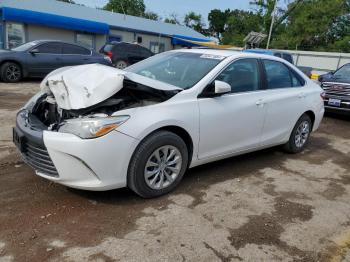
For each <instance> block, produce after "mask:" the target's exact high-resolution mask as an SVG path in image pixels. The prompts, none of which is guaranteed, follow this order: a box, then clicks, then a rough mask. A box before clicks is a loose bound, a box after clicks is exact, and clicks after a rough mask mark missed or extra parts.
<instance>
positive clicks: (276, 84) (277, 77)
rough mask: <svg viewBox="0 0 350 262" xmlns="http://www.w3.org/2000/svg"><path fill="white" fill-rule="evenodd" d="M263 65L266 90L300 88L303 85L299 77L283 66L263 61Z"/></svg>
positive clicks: (270, 61) (275, 62)
mask: <svg viewBox="0 0 350 262" xmlns="http://www.w3.org/2000/svg"><path fill="white" fill-rule="evenodd" d="M263 64H264V67H265V72H266V80H267V89H277V88H290V87H300V86H303V85H304V81H303V80H302V79H301V77H299V76H298V74H297V73H296V72H294V71H293V70H292V69H290V68H289V67H287V66H286V65H285V64H283V63H281V62H278V61H272V60H263Z"/></svg>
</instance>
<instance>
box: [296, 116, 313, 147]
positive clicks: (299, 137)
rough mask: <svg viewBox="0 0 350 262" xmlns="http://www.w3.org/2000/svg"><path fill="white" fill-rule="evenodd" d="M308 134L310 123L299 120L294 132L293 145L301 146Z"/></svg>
mask: <svg viewBox="0 0 350 262" xmlns="http://www.w3.org/2000/svg"><path fill="white" fill-rule="evenodd" d="M309 135H310V123H309V122H308V121H303V122H301V123H300V125H299V126H298V128H297V131H296V133H295V145H296V146H297V147H298V148H301V147H303V146H304V145H305V143H306V141H307V139H308V137H309Z"/></svg>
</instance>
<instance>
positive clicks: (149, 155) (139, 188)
mask: <svg viewBox="0 0 350 262" xmlns="http://www.w3.org/2000/svg"><path fill="white" fill-rule="evenodd" d="M187 164H188V150H187V146H186V144H185V142H184V141H183V140H182V139H181V138H180V137H179V136H177V135H176V134H174V133H172V132H168V131H159V132H156V133H154V134H152V135H150V136H149V137H147V138H146V139H145V140H144V141H142V142H141V144H140V145H139V146H138V147H137V149H136V150H135V153H134V155H133V157H132V159H131V161H130V165H129V171H128V186H129V187H130V188H131V189H132V190H133V191H134V192H135V193H137V194H138V195H140V196H141V197H144V198H152V197H157V196H161V195H164V194H167V193H169V192H170V191H172V190H173V189H174V188H175V187H176V186H177V185H178V184H179V183H180V181H181V179H182V177H183V175H184V173H185V171H186V169H187Z"/></svg>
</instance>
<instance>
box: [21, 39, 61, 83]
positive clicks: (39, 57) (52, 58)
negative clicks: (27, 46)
mask: <svg viewBox="0 0 350 262" xmlns="http://www.w3.org/2000/svg"><path fill="white" fill-rule="evenodd" d="M33 49H36V51H37V52H36V53H28V55H27V65H28V71H29V74H30V75H31V76H45V75H47V74H48V73H50V72H51V71H53V70H55V69H57V68H60V67H62V60H61V56H62V46H61V43H59V42H50V43H44V44H41V45H39V46H37V47H34V48H33Z"/></svg>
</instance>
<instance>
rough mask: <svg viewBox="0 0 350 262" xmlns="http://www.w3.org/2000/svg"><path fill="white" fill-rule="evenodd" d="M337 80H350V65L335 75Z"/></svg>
mask: <svg viewBox="0 0 350 262" xmlns="http://www.w3.org/2000/svg"><path fill="white" fill-rule="evenodd" d="M334 77H335V78H336V79H339V80H340V79H343V80H350V64H348V65H345V66H343V67H341V68H340V69H338V71H336V72H335V73H334Z"/></svg>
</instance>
